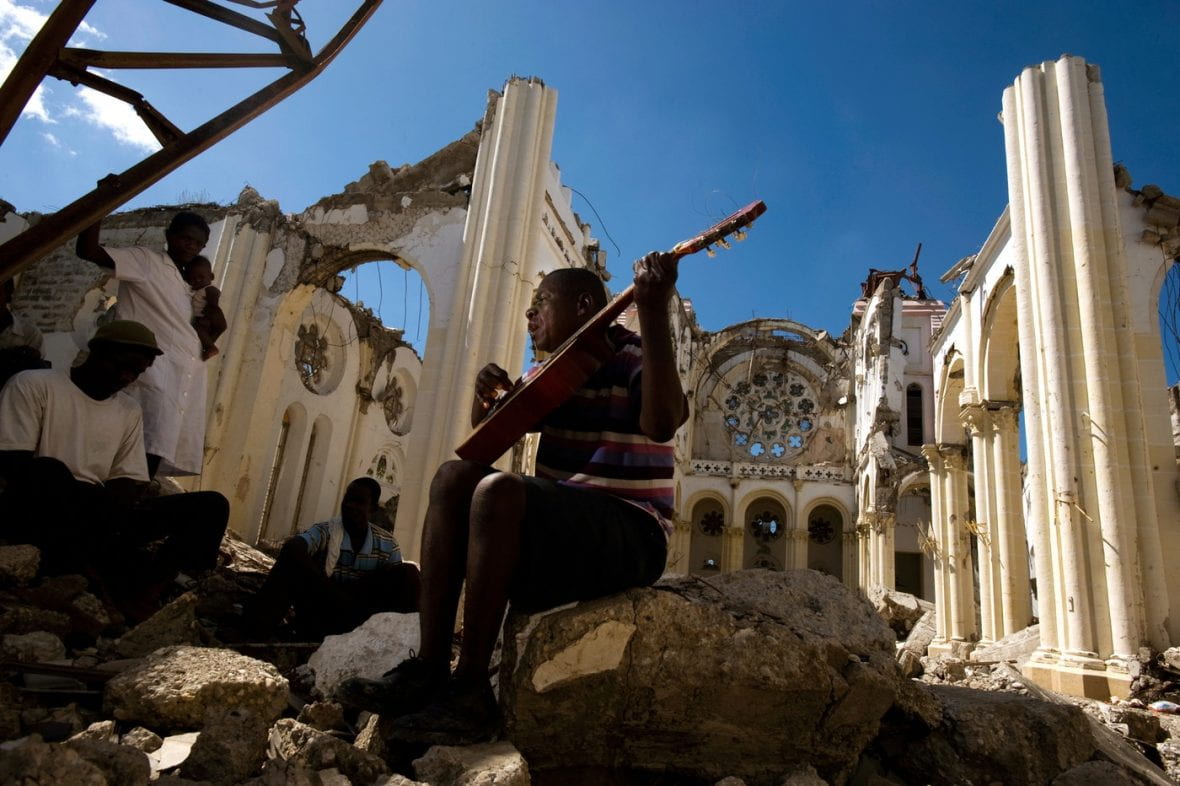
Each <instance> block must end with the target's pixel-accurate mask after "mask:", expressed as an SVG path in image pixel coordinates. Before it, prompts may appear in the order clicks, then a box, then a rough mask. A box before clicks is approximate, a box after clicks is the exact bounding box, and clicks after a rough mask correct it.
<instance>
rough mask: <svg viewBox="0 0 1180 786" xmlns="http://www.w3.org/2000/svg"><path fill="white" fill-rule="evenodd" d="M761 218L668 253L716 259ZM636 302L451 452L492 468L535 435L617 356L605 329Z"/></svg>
mask: <svg viewBox="0 0 1180 786" xmlns="http://www.w3.org/2000/svg"><path fill="white" fill-rule="evenodd" d="M765 212H766V203H764V202H763V201H762V200H758V201H757V202H751V203H750V204H748V205H746V206H745V207H743V208H742V209H741V210H739V211H737V212H736V213H734V214H733V215H731V216H728V217H727V218H725V219H723V220H721V221H719V222H717V223H716V224H714V225H713V226H711V227H709V228H708V229H706V230H705V231H704V232H702V233H701V234H699V235H696V236H695V237H691V238H689V239H688V240H684V241H681V242H679V243H677V244H676V245H675V246H673V247H672V249H671V251H669V252H668V253H669V254H672V255H674V256H676V257H677V258H680V257H684V256H688V255H689V254H695V253H696V252H698V251H701V250H705V251H707V252H708V254H709V256H715V254H716V252H715V251H714V250H713V249H712V248H711V246H714V245H717V246H720V247H721V248H729V242H728V241H727V240H726V238H727V237H729V236H731V235H732V236H733V237H734V239H735V240H744V239H745V237H746V233H745V232H744V231H743V230H744V228H746V227H748V226H750V225H751V224H753V222H754V219H756V218H757V217H758V216H760V215H762V214H763V213H765ZM634 299H635V285H634V284H632V285H631V286H629V287H627V288H626V289H625V290H623V292H622V293H621V294H620V295H619V296H618V297H616V298H615V299H614V300H612V301H611V302H610V303H608V304H607V305H606V307H605V308H603V309H602V310H601V311H599V312H598V313H597V314H595V315H594V316H593V317H591V318H590V319H589V320H588V321H587V322H586V323H585V324H583V325H582V326H581V327H580V328H578V330H577V331H576V332H575V333H574V334H573V335H572V336H570V337H569V338H568V339H566V341H565V343H563V344H562V345H561V346H560V347H558V348H557V349H556V350H554V351H553V354H552V355H550V357H549V358H548V359H547V360H546V361H545V363H544V365H543V366H542V367H541V368H540V369H539V370H538V371H537V372H536V373H534V374H533V375H532V376H531V377H529V378H528V379H527V380H525V381H524V382H520V383H518V384H517V385H516V387H514V388H513V389H512V391H511V392H510V393H508V394H507V395H506V396H504V397H503V398H501V399H500V400H499V401H498V402H496V405H495V406H494V407H492V409H491V411H489V412H488V414H487V416H486V417H485V418H484V419H483V420H482V421H480V423H479V425H478V426H476V427H475V430H474V431H472V432H471V435H470V436H468V437H467V439H466V440H465V441H464V442H463V444H462V445H460V446H459V447H457V448H455V453H456V454H458V456H459V458H462V459H466V460H468V461H478V462H480V463H482V464H491V463H492V462H493V461H495V460H496V459H498V458H500V456H502V455H503V454H504V452H505V451H507V450H508V449H509V448H511V447H512V446H513V445H514V444H516V441H517V440H518V439H520V438H521V437H522V436H524V434H526V433H527V432H529V431H533V430H535V429H536V426H537V425H538V424H539V423H540V422H541V421H542V420H543V419H544V418H545V416H546V415H548V414H549V413H550V412H552V411H553V410H555V409H557V408H558V407H559V406H561V405H562V404H563V403H564V402H565V401H566V400H567V399H568V398H569V397H570V396H572V395H573V393H574V391H576V390H577V389H578V388H579V387H581V386H582V385H583V384H584V383H585V382H586V380H587V379H589V378H590V375H591V374H593V373H594V372H595V371H597V370H598V368H599V367H600V366H602V364H603V363H605V362H606V361H607V360H609V359H610V357H611V356H612V355H613V354H614V353H615V349H614V348H613V347H611V346H610V345H609V344H608V343H607V341H606V329H607V328H608V327H609V326H610V324H611V323H612V322H614V321H615V320H616V319H618V317H619V314H621V313H623V311H624V309H626V308H627V306H629V305H631V302H632V301H633V300H634Z"/></svg>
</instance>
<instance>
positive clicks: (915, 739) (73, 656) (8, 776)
mask: <svg viewBox="0 0 1180 786" xmlns="http://www.w3.org/2000/svg"><path fill="white" fill-rule="evenodd" d="M38 561H39V555H38V554H37V553H36V549H30V548H28V547H12V546H0V656H2V658H3V663H2V664H0V782H3V783H8V782H16V783H28V784H38V783H41V784H48V783H70V784H94V786H101V785H102V784H150V783H156V784H161V785H162V786H164V785H167V784H193V783H208V784H253V785H255V786H279V785H280V784H306V786H317V785H325V784H331V785H332V786H337V785H339V786H345V785H346V784H387V785H393V786H414V785H415V784H431V785H432V786H451V785H452V784H454V785H455V786H458V785H459V784H465V785H469V786H475V785H476V784H496V786H525V785H526V784H530V783H531V784H539V785H540V786H550V785H556V784H561V786H567V785H568V784H574V785H576V784H588V785H589V784H598V783H621V784H655V783H661V784H680V783H684V784H690V785H692V784H702V785H703V786H709V785H711V784H717V783H724V784H726V786H742V785H743V784H745V785H748V786H761V785H762V784H766V785H767V786H780V784H791V785H792V786H822V785H823V784H877V785H878V786H880V785H881V784H888V783H896V784H905V783H919V782H921V783H988V782H1003V783H1029V784H1032V783H1038V784H1039V783H1045V784H1049V783H1052V784H1057V785H1058V786H1062V785H1068V784H1083V783H1104V784H1105V783H1110V784H1120V783H1128V784H1130V783H1149V784H1150V783H1167V782H1168V780H1167V778H1165V777H1164V775H1163V774H1162V772H1161V771H1160V770H1159V769H1158V768H1153V765H1152V763H1151V762H1152V761H1155V762H1159V763H1162V764H1163V765H1164V766H1167V767H1169V768H1170V769H1171V768H1175V767H1176V762H1178V761H1180V744H1178V743H1173V742H1172V736H1171V735H1172V733H1173V729H1174V728H1175V729H1176V731H1177V733H1180V715H1161V714H1159V713H1158V712H1156V711H1153V710H1152V709H1151V707H1150V706H1149V705H1150V703H1151V702H1158V701H1167V700H1169V699H1167V697H1169V696H1172V694H1171V693H1170V692H1169V691H1170V688H1171V685H1172V682H1171V680H1172V674H1173V672H1174V671H1176V666H1178V665H1180V651H1177V652H1175V653H1171V652H1169V653H1165V654H1163V655H1160V656H1158V657H1155V658H1152V659H1151V660H1150V661H1149V662H1148V661H1145V662H1144V664H1143V668H1142V669H1141V670H1140V677H1139V682H1138V684H1139V685H1140V687H1141V690H1142V691H1143V692H1144V695H1145V696H1147V695H1148V694H1150V697H1149V698H1150V702H1149V701H1147V700H1146V699H1144V700H1132V701H1129V702H1125V703H1117V704H1109V705H1106V704H1103V703H1101V702H1076V701H1075V702H1063V701H1062V700H1060V697H1051V696H1048V697H1047V696H1045V695H1043V692H1040V691H1039V689H1037V688H1035V686H1030V685H1025V684H1024V682H1023V681H1022V679H1021V677H1020V674H1019V672H1016V671H1015V670H1013V669H1012V668H1011V667H1010V666H1009V661H1008V660H1007V659H1004V658H999V657H996V658H994V659H992V660H989V661H984V662H975V661H962V660H954V659H945V658H943V659H930V658H924V657H923V656H924V655H925V649H924V647H923V648H922V654H921V655H918V656H916V657H917V658H919V660H917V661H916V663H917V665H918V667H919V668H921V669H922V670H923V671H924V674H923V676H922V679H921V680H911V679H906V678H905V676H903V672H902V669H900V668H899V666H898V660H899V659H901V658H902V657H903V653H904V652H907V651H908V650H906V649H905V646H904V645H905V642H904V641H903V642H901V643H900V644H899V642H898V639H899V637H902V638H904V639H905V640H909V641H913V640H914V636H915V633H917V632H920V631H921V629H922V626H923V620H924V619H928V618H929V615H930V612H931V609H930V608H929V607H928V604H925V605H924V604H923V603H921V602H917V601H913V602H911V599H908V598H904V597H897V596H896V594H895V595H893V596H890V595H889V594H880V595H879V596H878V597H875V598H874V600H873V602H872V603H870V602H869V601H868V600H866V599H865V598H864V597H863V596H860V595H858V594H857V593H855V592H852V591H850V590H848V589H847V588H845V587H844V586H843V585H841V584H840V583H839V582H838V581H836V580H834V579H832V578H831V577H828V576H824V575H822V574H820V573H817V572H814V571H787V572H771V571H761V570H755V571H741V572H736V573H729V574H723V575H721V576H714V577H710V578H709V579H707V580H705V579H701V578H696V577H681V578H672V579H666V580H663V581H661V582H660V583H658V584H657V585H656V586H655V587H653V588H650V589H637V590H631V591H628V592H625V593H621V594H619V595H615V596H611V597H608V598H602V599H599V600H596V601H591V602H587V603H581V604H576V605H573V606H567V607H562V608H559V609H555V610H552V611H549V612H544V613H541V614H535V615H515V614H510V615H509V619H508V622H507V624H506V627H505V637H504V643H503V649H502V652H501V658H500V661H499V669H498V674H497V680H498V683H499V685H498V689H499V693H500V702H501V707H502V709H503V711H504V713H505V721H506V733H505V739H502V740H501V741H498V742H492V743H488V744H485V745H476V746H470V747H465V748H447V747H443V746H436V747H433V748H429V749H426V748H416V749H411V748H408V747H406V746H399V745H397V744H395V743H392V742H389V741H387V740H386V738H385V734H384V729H385V728H386V726H385V723H384V722H383V720H382V719H381V718H379V717H378V716H376V715H371V714H369V713H363V712H362V713H359V714H357V713H355V712H349V711H345V710H344V709H343V708H342V707H341V706H340V705H339V704H336V703H334V702H332V701H330V700H329V699H328V696H330V694H331V691H332V689H333V686H334V685H336V684H338V683H339V681H340V680H342V679H345V678H347V677H348V676H351V675H353V674H365V675H370V676H372V675H375V674H379V673H380V672H381V671H383V670H385V669H387V668H389V666H390V665H392V664H393V662H394V661H396V660H397V659H398V658H400V657H401V656H402V655H404V654H406V653H408V652H409V650H410V649H412V648H414V647H416V645H417V642H416V634H417V630H416V628H417V624H416V623H417V620H416V615H402V614H384V615H377V616H376V617H374V618H373V619H371V620H370V621H369V622H368V623H366V625H365V626H363V627H362V628H360V629H358V630H357V631H354V632H353V633H351V634H346V635H344V636H339V637H329V638H328V639H327V640H326V641H325V642H323V644H322V645H321V644H319V643H315V644H313V643H299V642H277V643H276V642H270V643H261V642H256V643H246V644H233V645H230V644H227V643H226V642H224V641H222V640H221V638H219V632H220V631H222V630H223V629H232V621H233V617H234V615H235V614H236V613H237V609H239V608H240V604H241V602H242V601H243V600H244V598H245V597H246V596H248V595H249V594H250V593H251V592H253V591H255V590H256V589H257V588H258V586H259V585H260V584H261V581H262V579H263V577H264V576H265V572H266V570H268V569H269V567H270V565H271V564H272V562H271V560H270V558H269V557H267V556H266V555H265V554H262V553H261V552H259V551H256V550H254V549H252V548H250V547H249V546H246V545H245V544H243V543H241V542H239V541H235V540H233V539H232V538H230V539H227V540H226V542H225V543H224V544H223V549H222V557H221V561H220V562H221V564H220V565H219V567H218V568H217V569H216V570H215V571H213V572H211V573H210V574H208V575H204V576H199V577H182V579H181V580H180V581H178V583H177V586H176V588H175V591H174V592H172V593H171V594H170V597H168V598H166V599H165V600H166V601H167V603H166V605H164V606H163V608H161V609H160V610H159V611H158V612H157V613H156V614H155V615H153V616H151V617H150V618H148V619H147V620H145V621H144V622H142V623H140V624H139V625H135V626H130V625H128V624H127V623H126V621H125V620H122V619H120V618H119V616H118V614H116V613H112V612H111V611H110V610H109V609H108V608H107V606H106V605H104V603H103V602H102V600H101V599H100V598H99V597H98V595H96V594H95V593H94V592H93V591H92V588H91V587H90V585H89V583H88V582H87V580H86V579H85V578H83V577H81V576H58V577H51V578H50V577H44V576H39V575H38ZM875 608H876V609H884V610H885V611H886V614H887V618H886V617H883V616H881V615H879V614H878V613H875ZM227 623H228V627H227ZM1026 638H1027V636H1026ZM1034 646H1035V644H1034ZM914 649H915V651H916V647H915V648H914ZM399 653H400V654H399ZM1055 698H1056V700H1054V699H1055ZM1175 698H1177V699H1180V693H1178V694H1177V695H1176V696H1175ZM1136 701H1138V704H1137V703H1136ZM1140 705H1142V706H1140ZM1161 706H1162V705H1161ZM1178 709H1180V707H1178ZM1104 735H1109V736H1104Z"/></svg>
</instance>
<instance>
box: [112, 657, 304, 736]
mask: <svg viewBox="0 0 1180 786" xmlns="http://www.w3.org/2000/svg"><path fill="white" fill-rule="evenodd" d="M104 702H105V706H106V707H107V708H108V709H110V710H112V711H113V712H114V715H115V718H117V719H119V720H124V721H133V722H139V723H145V724H150V725H152V726H154V727H156V728H164V729H177V730H179V729H199V728H201V726H202V724H203V723H204V720H205V716H206V713H207V712H208V711H209V710H210V709H211V708H213V707H233V708H235V709H239V710H241V711H243V712H247V713H249V714H251V715H253V716H255V717H258V718H261V719H264V720H265V721H266V722H270V721H272V720H274V719H275V718H277V717H278V716H279V715H280V714H281V713H282V712H283V709H284V708H285V707H286V706H287V680H286V679H284V678H283V676H282V675H281V674H279V672H278V670H277V669H276V668H275V667H274V666H272V665H270V664H269V663H264V662H263V661H260V660H255V659H254V658H248V657H246V656H245V655H240V654H238V653H236V652H234V651H232V650H224V649H212V648H208V649H205V648H200V647H165V648H163V649H160V650H156V651H155V652H153V653H152V654H151V655H149V656H147V657H146V658H144V659H143V661H142V662H140V663H139V664H138V665H136V666H133V667H131V668H129V669H127V670H126V671H124V672H122V673H121V674H119V675H118V676H116V677H114V678H113V679H111V680H110V681H109V682H108V683H107V685H106V695H105V697H104Z"/></svg>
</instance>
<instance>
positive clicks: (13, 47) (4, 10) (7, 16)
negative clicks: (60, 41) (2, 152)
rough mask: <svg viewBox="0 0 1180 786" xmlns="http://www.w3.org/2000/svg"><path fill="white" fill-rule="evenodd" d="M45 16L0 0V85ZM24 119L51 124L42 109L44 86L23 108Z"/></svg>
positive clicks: (38, 89) (46, 111)
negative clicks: (30, 118) (29, 118)
mask: <svg viewBox="0 0 1180 786" xmlns="http://www.w3.org/2000/svg"><path fill="white" fill-rule="evenodd" d="M45 19H46V16H45V14H43V13H41V12H40V11H38V10H37V9H35V8H30V7H29V6H23V5H17V4H16V3H14V2H12V0H0V82H3V81H4V80H5V79H7V78H8V74H9V72H10V71H12V67H13V66H14V65H16V61H17V59H18V58H19V57H20V54H19V53H20V52H22V51H24V49H25V47H26V46H27V45H28V43H29V41H31V40H32V38H33V36H34V35H36V34H37V31H38V30H40V29H41V26H42V25H43V24H45ZM22 114H24V116H25V117H34V118H36V119H38V120H40V121H41V122H42V123H52V122H54V121H53V118H52V117H50V116H49V111H48V110H47V109H46V108H45V87H44V86H43V85H42V86H39V87H38V88H37V89H36V91H34V93H33V97H32V98H30V99H29V103H28V104H26V105H25V109H24V112H23V113H22Z"/></svg>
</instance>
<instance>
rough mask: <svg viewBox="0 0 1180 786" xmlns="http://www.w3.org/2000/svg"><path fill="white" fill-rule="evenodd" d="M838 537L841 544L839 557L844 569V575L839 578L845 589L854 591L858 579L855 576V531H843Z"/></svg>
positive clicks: (856, 564)
mask: <svg viewBox="0 0 1180 786" xmlns="http://www.w3.org/2000/svg"><path fill="white" fill-rule="evenodd" d="M840 537H841V538H842V540H841V543H842V544H843V548H842V549H841V555H840V557H841V561H842V563H843V567H844V575H843V576H842V577H841V580H842V581H843V582H844V586H845V587H848V588H850V589H856V588H857V587H858V586H859V585H858V578H859V577H858V575H857V571H858V570H859V564H858V561H857V546H858V541H859V538H858V537H857V534H856V530H855V529H851V530H844V531H843V532H841V533H840Z"/></svg>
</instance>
